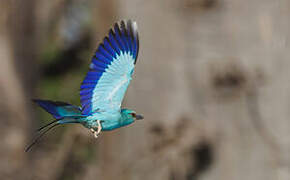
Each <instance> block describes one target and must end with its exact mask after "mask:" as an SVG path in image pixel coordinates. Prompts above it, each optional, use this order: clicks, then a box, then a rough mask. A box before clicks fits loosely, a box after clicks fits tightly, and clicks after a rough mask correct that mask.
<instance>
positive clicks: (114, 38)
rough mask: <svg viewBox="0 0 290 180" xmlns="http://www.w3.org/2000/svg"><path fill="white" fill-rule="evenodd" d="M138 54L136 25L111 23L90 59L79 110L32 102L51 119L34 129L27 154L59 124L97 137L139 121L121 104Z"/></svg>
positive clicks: (46, 101) (71, 107) (47, 101)
mask: <svg viewBox="0 0 290 180" xmlns="http://www.w3.org/2000/svg"><path fill="white" fill-rule="evenodd" d="M138 51H139V38H138V31H137V24H136V22H132V21H131V20H128V21H121V22H118V23H115V25H114V27H112V28H111V29H110V31H109V33H108V35H107V36H106V37H105V38H104V40H103V42H102V43H101V44H100V45H99V46H98V48H97V50H96V52H95V54H94V56H93V57H92V61H91V64H90V66H89V71H88V72H87V74H86V76H85V78H84V80H83V82H82V84H81V87H80V101H81V107H79V106H75V105H71V104H68V103H64V102H58V101H49V100H38V99H37V100H34V101H35V102H36V103H37V104H38V105H39V106H40V107H42V108H43V109H45V110H46V111H47V112H48V113H50V114H51V115H52V116H53V117H54V118H55V120H54V121H52V122H50V123H48V124H46V125H45V126H43V127H41V128H39V129H38V131H39V132H40V134H39V136H37V137H36V139H35V140H34V141H33V142H32V143H31V144H30V145H29V146H28V147H27V148H26V151H28V150H29V149H30V148H31V147H32V146H33V145H34V144H35V143H37V142H38V140H39V139H40V138H41V137H42V136H43V135H44V134H45V133H46V132H48V131H49V130H51V129H52V128H54V127H56V126H58V125H62V124H72V123H77V124H82V125H83V126H84V127H86V128H88V129H89V130H90V131H91V132H92V133H93V134H94V136H95V137H96V138H97V137H98V135H99V134H100V133H101V132H102V131H110V130H113V129H117V128H120V127H123V126H126V125H129V124H131V123H133V122H134V121H135V120H140V119H143V117H142V116H141V115H138V114H136V112H135V111H133V110H131V109H122V108H121V104H122V100H123V98H124V95H125V93H126V90H127V88H128V86H129V84H130V81H131V79H132V75H133V73H134V67H135V64H136V61H137V57H138Z"/></svg>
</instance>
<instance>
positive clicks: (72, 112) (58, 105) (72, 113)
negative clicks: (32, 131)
mask: <svg viewBox="0 0 290 180" xmlns="http://www.w3.org/2000/svg"><path fill="white" fill-rule="evenodd" d="M33 101H34V102H36V103H37V104H38V105H39V106H40V107H42V108H43V109H44V110H46V111H47V112H48V113H50V114H51V115H52V116H53V117H54V118H55V120H54V121H51V122H49V123H48V124H45V125H44V126H42V127H40V128H39V129H37V132H38V133H39V134H38V135H37V136H36V137H35V138H34V140H33V141H32V142H31V143H30V145H29V146H27V148H26V149H25V151H26V152H27V151H29V150H30V149H31V147H32V146H33V145H35V144H36V143H37V142H38V141H39V140H40V138H41V137H42V136H43V135H45V134H46V133H47V132H48V131H50V130H51V129H53V128H54V127H56V126H59V125H62V124H73V123H80V121H81V118H82V117H84V116H83V115H82V114H81V109H80V108H79V107H77V106H74V105H71V104H68V103H63V102H55V101H48V100H33Z"/></svg>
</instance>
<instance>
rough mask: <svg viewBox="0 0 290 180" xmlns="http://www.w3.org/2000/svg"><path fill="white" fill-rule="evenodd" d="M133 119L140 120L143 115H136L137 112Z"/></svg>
mask: <svg viewBox="0 0 290 180" xmlns="http://www.w3.org/2000/svg"><path fill="white" fill-rule="evenodd" d="M135 119H136V120H141V119H144V117H143V116H142V115H138V114H137V115H136V116H135Z"/></svg>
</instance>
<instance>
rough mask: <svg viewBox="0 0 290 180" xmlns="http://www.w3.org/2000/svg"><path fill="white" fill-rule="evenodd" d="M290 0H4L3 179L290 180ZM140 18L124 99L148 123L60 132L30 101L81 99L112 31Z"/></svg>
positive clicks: (0, 67)
mask: <svg viewBox="0 0 290 180" xmlns="http://www.w3.org/2000/svg"><path fill="white" fill-rule="evenodd" d="M289 12H290V1H289V0H276V1H273V0H243V1H242V0H240V1H239V0H160V1H156V0H146V1H145V0H122V1H117V0H50V1H45V0H25V1H24V0H1V2H0V179H3V180H6V179H7V180H10V179H11V180H12V179H13V180H14V179H24V180H26V179H28V180H30V179H32V180H98V179H100V180H116V179H118V180H119V179H120V180H139V179H140V180H145V179H146V180H148V179H150V180H163V179H164V180H167V179H168V180H276V179H277V180H289V179H290V123H289V122H290V120H289V117H290V109H289V107H290V59H289V58H290V51H289V47H290V44H289V43H290V42H289V40H290V39H289V38H290V33H289V32H290V31H289V30H290V21H289V18H290V13H289ZM121 19H133V20H135V21H137V23H138V27H139V36H140V53H139V59H138V63H137V66H136V70H135V74H134V78H133V81H132V82H131V85H130V87H129V89H128V91H127V95H126V97H125V100H124V103H123V106H124V107H128V108H131V109H134V110H136V111H137V112H138V113H140V114H143V115H144V116H145V120H144V121H141V122H136V123H134V124H133V125H131V126H129V127H126V128H121V129H118V130H115V131H112V132H105V133H102V134H101V136H100V137H99V138H98V139H97V140H96V139H95V138H94V137H93V136H92V134H91V133H90V132H89V131H88V130H87V129H85V128H83V127H82V126H80V125H70V126H66V127H59V128H56V129H55V130H53V131H51V132H50V133H49V134H48V135H47V136H46V137H45V138H43V139H42V141H41V142H40V143H39V144H38V145H37V146H35V147H34V148H33V149H32V150H31V151H30V152H29V153H25V152H24V148H25V146H26V145H27V144H28V143H29V142H30V140H31V139H32V137H33V135H35V129H37V127H39V126H41V125H43V124H45V123H48V122H50V121H51V120H52V117H50V116H49V114H48V113H45V112H44V111H43V110H41V109H40V108H39V107H37V106H36V105H34V104H33V103H32V102H31V99H32V98H40V99H51V100H58V101H66V102H69V103H73V104H76V105H79V104H80V103H79V86H80V83H81V81H82V80H83V78H84V76H85V73H86V71H87V70H88V65H89V63H90V58H91V56H92V54H93V52H94V50H95V48H96V47H97V45H98V43H100V42H101V40H102V39H103V37H104V36H105V35H106V34H107V32H108V30H109V28H111V26H112V25H113V23H115V22H116V21H119V20H121Z"/></svg>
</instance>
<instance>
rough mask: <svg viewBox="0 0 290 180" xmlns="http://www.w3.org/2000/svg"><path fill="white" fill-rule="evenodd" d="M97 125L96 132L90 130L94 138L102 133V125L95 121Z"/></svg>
mask: <svg viewBox="0 0 290 180" xmlns="http://www.w3.org/2000/svg"><path fill="white" fill-rule="evenodd" d="M97 124H98V127H97V128H98V130H97V131H96V130H94V129H93V128H91V129H90V130H91V132H92V133H93V134H94V136H95V138H98V136H99V134H100V133H101V131H102V125H101V121H99V120H97Z"/></svg>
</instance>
